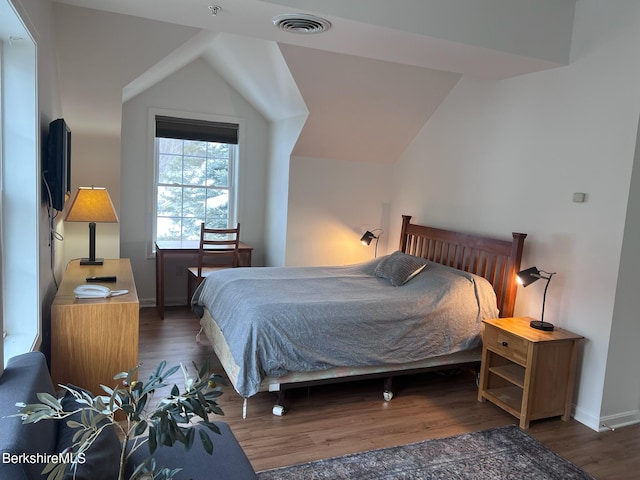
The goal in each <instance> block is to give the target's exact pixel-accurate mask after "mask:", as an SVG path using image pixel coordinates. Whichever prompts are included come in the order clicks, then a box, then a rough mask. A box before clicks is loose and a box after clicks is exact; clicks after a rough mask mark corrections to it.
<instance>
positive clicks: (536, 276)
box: [517, 267, 556, 332]
mask: <svg viewBox="0 0 640 480" xmlns="http://www.w3.org/2000/svg"><path fill="white" fill-rule="evenodd" d="M555 274H556V272H545V271H544V270H538V269H537V268H536V267H530V268H527V269H526V270H522V271H520V272H518V274H517V276H518V283H520V285H522V286H523V287H528V286H529V285H531V284H532V283H533V282H537V281H538V280H540V279H541V278H542V279H544V280H546V281H547V284H546V285H545V287H544V295H542V316H541V317H540V320H532V321H531V323H529V326H530V327H531V328H537V329H538V330H545V331H548V332H550V331H552V330H553V324H552V323H549V322H545V321H544V304H545V302H546V299H547V288H549V282H551V277H553V276H554V275H555ZM545 275H546V276H545Z"/></svg>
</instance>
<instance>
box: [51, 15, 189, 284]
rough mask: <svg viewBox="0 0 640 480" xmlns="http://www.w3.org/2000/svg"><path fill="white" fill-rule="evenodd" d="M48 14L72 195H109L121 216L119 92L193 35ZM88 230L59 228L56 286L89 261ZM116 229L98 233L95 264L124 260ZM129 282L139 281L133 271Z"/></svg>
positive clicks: (153, 25)
mask: <svg viewBox="0 0 640 480" xmlns="http://www.w3.org/2000/svg"><path fill="white" fill-rule="evenodd" d="M53 11H54V19H55V27H56V38H55V40H56V41H55V47H56V50H55V56H56V58H57V59H58V62H59V77H60V90H61V97H62V103H63V105H64V111H63V112H62V113H61V115H63V116H64V118H65V120H66V121H67V124H68V125H69V128H70V129H71V184H72V195H75V192H76V190H77V188H78V187H79V186H90V185H96V186H103V187H107V189H108V190H109V195H110V196H111V199H112V201H113V203H114V206H115V207H116V212H117V213H118V215H119V216H122V214H123V212H122V209H121V208H120V205H121V199H120V176H121V171H120V168H121V140H120V131H121V120H122V96H123V89H124V88H125V87H126V86H127V85H128V84H129V83H130V82H131V81H132V80H134V79H136V78H138V77H139V76H140V75H142V73H144V72H145V71H146V70H148V69H149V68H151V67H152V66H153V65H155V64H156V63H157V62H159V61H160V60H161V59H163V58H164V57H166V56H167V55H168V54H169V53H171V52H172V51H173V50H175V49H177V48H179V47H180V46H181V45H182V44H183V43H184V42H185V41H187V40H189V39H190V38H191V37H193V36H194V35H196V34H197V33H198V29H195V28H191V27H184V26H181V25H173V24H168V23H163V22H157V21H154V20H148V19H142V18H137V17H133V16H127V15H118V14H113V13H108V12H101V11H98V10H92V9H88V8H80V7H74V6H70V5H66V4H62V3H55V4H54V6H53ZM67 203H69V202H67ZM66 208H67V209H68V208H69V207H68V205H67V206H66ZM64 213H66V209H65V212H64ZM63 216H64V215H63ZM63 216H62V217H63ZM88 228H89V227H88V224H87V223H62V222H60V224H59V225H58V229H59V231H60V232H61V233H62V234H63V235H64V241H62V242H58V249H59V251H60V254H59V257H60V259H63V260H64V263H62V266H61V268H60V271H59V272H58V275H59V278H61V276H62V267H64V265H66V262H68V261H69V260H70V259H73V258H80V257H86V256H88V253H89V232H88ZM121 228H122V226H121V225H120V224H98V225H97V227H96V256H98V257H105V258H109V257H111V258H114V257H115V258H118V257H120V256H124V254H122V252H121V247H120V231H121ZM134 275H135V276H136V277H137V272H136V271H135V269H134ZM136 280H137V278H136Z"/></svg>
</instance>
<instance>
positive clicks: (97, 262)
mask: <svg viewBox="0 0 640 480" xmlns="http://www.w3.org/2000/svg"><path fill="white" fill-rule="evenodd" d="M80 265H104V258H94V259H93V260H91V259H90V258H81V259H80Z"/></svg>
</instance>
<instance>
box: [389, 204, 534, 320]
mask: <svg viewBox="0 0 640 480" xmlns="http://www.w3.org/2000/svg"><path fill="white" fill-rule="evenodd" d="M512 235H513V239H512V241H510V242H509V241H507V240H497V239H495V238H488V237H479V236H475V235H468V234H465V233H460V232H454V231H451V230H442V229H440V228H433V227H427V226H424V225H416V224H413V223H411V216H410V215H403V216H402V231H401V233H400V247H399V250H400V251H402V252H405V253H408V254H410V255H415V256H418V257H423V258H426V259H427V260H430V261H432V262H436V263H440V264H442V265H447V266H449V267H453V268H457V269H458V270H464V271H465V272H469V273H474V274H476V275H480V276H481V277H484V278H486V279H487V280H489V282H491V285H493V289H494V290H495V292H496V296H497V298H498V309H499V310H500V316H501V317H512V316H513V310H514V307H515V303H516V293H517V283H516V274H517V273H518V272H519V271H520V260H521V259H522V248H523V245H524V239H525V238H526V236H527V234H526V233H513V234H512Z"/></svg>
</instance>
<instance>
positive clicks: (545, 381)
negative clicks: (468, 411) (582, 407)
mask: <svg viewBox="0 0 640 480" xmlns="http://www.w3.org/2000/svg"><path fill="white" fill-rule="evenodd" d="M531 320H532V319H531V318H526V317H525V318H496V319H492V320H484V324H485V330H484V335H483V338H482V343H483V348H482V368H481V372H480V388H479V391H478V400H480V401H483V400H485V399H487V400H489V401H491V402H493V403H495V404H496V405H498V406H499V407H501V408H502V409H504V410H506V411H507V412H509V413H511V414H512V415H514V416H515V417H516V418H518V419H520V427H521V428H529V423H530V421H531V420H537V419H540V418H547V417H555V416H562V419H563V420H569V418H570V414H571V401H572V397H573V384H574V382H575V367H576V355H577V343H578V341H579V340H580V339H581V338H583V337H582V336H580V335H576V334H575V333H572V332H569V331H568V330H564V329H562V328H557V327H556V328H555V330H553V331H551V332H546V331H542V330H536V329H535V328H531V327H530V326H529V322H530V321H531Z"/></svg>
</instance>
